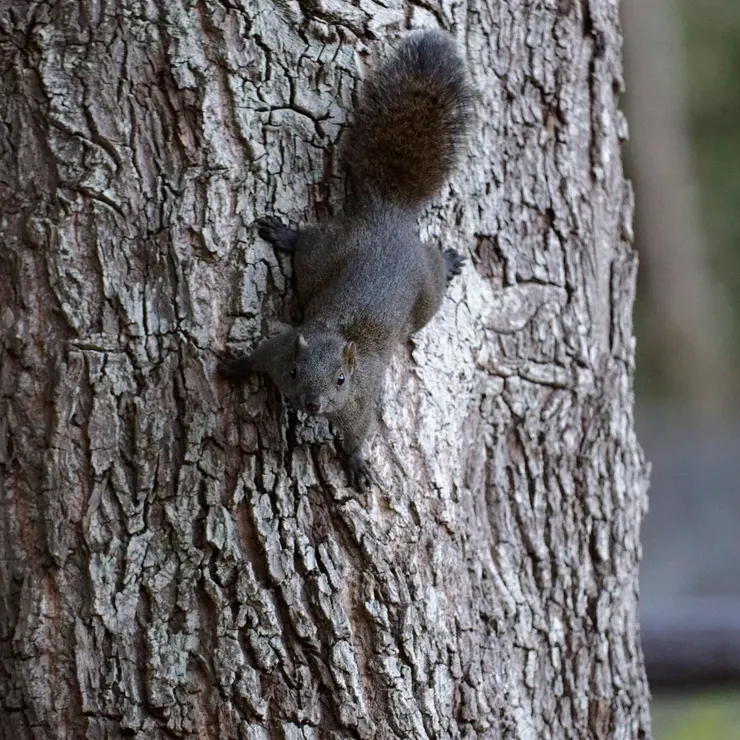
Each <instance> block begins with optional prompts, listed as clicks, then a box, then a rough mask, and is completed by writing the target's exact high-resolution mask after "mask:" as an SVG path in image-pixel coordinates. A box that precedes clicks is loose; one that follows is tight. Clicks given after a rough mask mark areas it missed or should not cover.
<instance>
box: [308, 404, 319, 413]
mask: <svg viewBox="0 0 740 740" xmlns="http://www.w3.org/2000/svg"><path fill="white" fill-rule="evenodd" d="M320 410H321V407H320V406H319V404H318V403H316V402H315V401H309V402H308V403H307V404H306V411H308V413H309V414H318V413H319V411H320Z"/></svg>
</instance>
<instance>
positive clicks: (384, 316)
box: [218, 31, 472, 489]
mask: <svg viewBox="0 0 740 740" xmlns="http://www.w3.org/2000/svg"><path fill="white" fill-rule="evenodd" d="M471 109H472V92H471V88H470V86H469V82H468V76H467V70H466V68H465V65H464V63H463V61H462V60H461V58H460V57H459V56H458V54H457V51H456V48H455V45H454V43H453V41H452V38H451V37H450V36H448V35H447V34H444V33H441V32H436V31H428V32H423V33H419V34H414V35H412V36H409V37H407V38H406V39H405V40H404V41H403V42H402V43H401V44H400V46H399V47H398V49H397V50H396V53H395V55H394V56H393V57H392V58H391V59H390V60H389V61H387V62H386V63H385V64H383V65H382V66H381V67H380V69H379V70H377V71H376V72H375V73H374V74H372V75H371V76H370V78H369V79H368V80H367V82H366V83H365V85H364V86H363V90H362V92H361V95H360V99H359V104H358V106H357V108H356V110H355V112H354V115H353V117H352V118H353V121H352V124H351V126H350V128H349V131H348V132H347V134H346V138H345V142H344V146H343V148H342V155H343V162H344V164H345V166H346V168H347V170H348V172H349V176H350V182H351V184H352V187H353V191H354V199H353V200H352V201H351V205H350V207H348V208H346V210H345V213H344V214H343V215H342V216H341V217H339V218H338V219H335V220H333V221H330V222H329V223H326V224H321V225H318V226H311V227H306V228H301V229H300V230H297V229H293V228H290V227H288V226H286V225H284V224H283V223H281V222H280V221H279V220H277V219H275V218H270V217H268V218H260V219H257V221H256V224H257V225H258V227H259V230H258V234H259V236H260V237H261V238H263V239H265V240H266V241H267V242H269V243H270V244H271V245H272V246H273V247H274V248H275V249H277V250H283V251H286V252H291V253H292V255H293V265H294V274H295V277H296V290H297V294H298V299H299V302H300V307H301V309H302V312H303V321H302V324H301V325H300V326H296V327H292V328H290V329H288V330H286V331H284V332H283V333H281V334H279V335H278V336H276V337H274V338H271V339H268V340H266V341H263V342H262V343H261V344H260V345H259V346H258V347H257V348H256V350H255V351H254V352H253V353H252V354H250V355H246V356H244V357H239V358H235V359H227V360H223V361H222V362H220V363H219V366H218V373H219V375H220V377H221V378H224V379H231V380H244V379H245V378H246V377H247V376H248V375H249V374H251V373H253V372H258V373H266V374H267V375H269V376H270V377H271V378H272V380H273V382H274V383H275V385H276V386H277V387H278V389H279V390H280V391H281V393H282V394H283V396H284V397H285V398H287V400H288V401H289V402H291V403H292V404H293V405H294V406H296V407H298V408H300V409H302V410H303V411H305V412H306V413H308V414H312V415H314V414H322V415H325V416H327V417H328V419H329V421H330V422H332V424H333V425H334V426H336V427H337V428H338V429H339V431H340V432H341V435H342V451H343V453H344V454H343V458H344V461H345V463H346V467H347V472H348V474H349V478H350V484H351V485H352V486H353V487H356V488H360V489H362V488H364V487H365V486H367V485H370V484H372V483H377V482H378V479H377V476H376V475H375V473H374V471H373V470H372V468H371V467H370V466H369V464H368V463H367V461H366V460H365V459H364V458H363V456H362V453H361V447H362V443H363V441H364V439H365V438H366V437H367V435H368V432H369V430H370V428H371V426H372V424H373V422H374V420H375V415H376V413H375V410H376V406H377V402H378V398H379V392H380V389H381V385H382V381H383V377H384V374H385V370H386V367H387V365H388V362H389V358H390V354H391V352H392V350H393V348H394V347H395V346H396V345H398V344H400V343H403V342H405V341H406V340H407V339H408V338H409V337H410V336H411V335H412V334H413V333H414V332H417V331H419V329H421V328H422V327H423V326H425V325H426V324H427V323H428V322H429V320H430V319H431V318H432V316H434V314H435V313H436V312H437V310H438V309H439V307H440V304H441V302H442V298H443V296H444V292H445V288H446V286H447V283H449V281H450V280H452V278H453V277H454V276H455V275H458V274H459V273H460V270H461V267H462V264H463V262H464V260H463V258H462V257H461V256H460V255H459V254H458V253H457V252H456V251H455V250H453V249H447V250H445V251H444V252H443V251H442V250H441V249H439V248H436V247H433V246H431V245H428V244H424V243H422V242H421V241H420V239H419V236H418V234H417V227H416V220H417V217H418V215H419V212H420V210H421V208H422V207H423V206H424V205H425V203H427V201H428V200H429V199H430V198H432V197H433V196H434V195H435V194H436V193H437V192H438V191H439V190H440V189H441V187H442V185H443V184H444V182H445V180H446V178H447V177H448V175H449V174H450V172H451V171H452V169H453V168H454V166H455V163H456V160H457V158H458V156H459V154H460V149H461V147H462V146H463V144H464V141H465V137H466V134H467V130H468V128H469V123H470V119H471Z"/></svg>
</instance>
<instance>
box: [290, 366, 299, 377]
mask: <svg viewBox="0 0 740 740" xmlns="http://www.w3.org/2000/svg"><path fill="white" fill-rule="evenodd" d="M297 372H298V368H295V367H294V368H293V369H292V370H291V371H290V377H291V378H293V380H295V376H296V373H297Z"/></svg>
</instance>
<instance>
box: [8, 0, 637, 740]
mask: <svg viewBox="0 0 740 740" xmlns="http://www.w3.org/2000/svg"><path fill="white" fill-rule="evenodd" d="M437 23H440V24H442V25H444V26H446V27H449V28H451V29H454V31H455V33H456V35H457V37H458V39H459V41H460V45H461V48H464V50H465V54H466V56H467V59H468V60H469V63H470V68H471V73H472V77H473V80H474V84H475V86H476V89H477V90H478V92H479V97H478V100H477V110H478V118H477V123H476V128H475V131H474V133H473V136H472V141H471V145H470V148H469V155H468V158H467V161H465V162H464V163H463V166H462V167H461V168H460V171H459V173H458V174H457V175H456V176H455V177H454V178H453V180H452V182H451V185H450V187H449V188H446V190H445V192H444V193H443V196H442V197H441V198H439V199H438V202H437V203H436V204H435V205H434V206H432V207H430V208H429V209H428V210H427V211H426V213H425V215H424V218H423V219H422V232H423V234H424V235H425V237H426V238H427V239H428V240H429V241H431V242H433V243H438V244H440V245H445V246H454V247H455V248H457V249H459V250H460V251H461V252H463V253H464V254H467V255H468V256H469V263H468V266H467V267H466V269H465V270H464V272H463V275H462V278H461V279H459V281H457V282H455V283H454V285H453V287H452V288H451V290H450V292H449V295H448V297H447V299H446V300H445V303H444V306H443V309H442V310H441V312H440V314H439V315H438V317H437V318H435V320H434V321H433V322H432V324H431V325H430V326H429V327H428V328H427V329H425V330H424V331H423V332H422V333H421V334H420V335H418V336H417V337H415V339H414V342H413V344H412V346H409V347H407V348H404V349H402V350H401V351H400V352H399V353H398V354H397V357H396V358H395V360H394V362H393V366H392V368H391V371H390V373H389V377H388V381H387V383H386V393H385V400H384V406H383V409H384V410H383V413H382V418H381V421H380V424H379V425H378V431H377V433H376V434H375V435H374V437H373V442H372V444H371V446H370V450H369V457H370V459H371V461H372V462H373V463H374V464H375V466H376V469H377V470H378V472H379V473H380V475H381V477H382V478H383V480H384V485H383V486H382V487H381V488H376V489H374V490H372V491H371V492H370V493H368V494H367V495H366V496H360V495H358V494H355V493H354V492H353V491H351V490H350V489H348V487H347V486H346V483H345V478H344V475H343V473H342V471H341V469H340V467H339V466H338V464H337V463H336V461H335V457H334V455H333V452H332V445H331V436H330V433H329V430H328V428H327V426H326V424H325V423H324V422H321V423H317V422H312V423H307V422H305V421H304V420H302V419H299V418H297V417H296V415H295V414H294V412H292V411H291V410H290V409H289V408H288V407H287V406H286V405H285V404H284V403H283V402H282V401H281V400H280V398H278V397H277V396H276V394H275V393H274V392H273V391H271V390H270V389H269V388H268V387H267V386H266V384H265V383H263V382H261V381H258V380H255V381H253V382H252V383H251V384H249V385H248V386H247V387H246V388H245V389H243V390H234V389H231V388H228V387H225V386H223V385H222V384H220V383H217V382H216V381H215V380H214V372H213V371H214V366H215V362H216V358H217V355H218V354H219V352H221V351H222V350H223V349H224V347H226V346H227V345H228V346H229V347H230V348H232V349H247V348H250V347H252V346H254V344H255V343H256V342H257V341H258V340H259V339H260V338H261V337H263V336H265V335H267V334H269V333H271V332H272V331H274V329H275V326H276V324H277V323H278V322H280V321H281V320H283V318H284V315H285V313H286V311H287V310H288V309H286V307H287V306H288V305H289V294H290V264H289V261H288V260H285V259H284V258H283V257H282V256H276V255H275V254H274V253H273V252H272V251H271V249H270V248H269V247H268V246H267V245H266V244H264V243H262V242H261V241H260V240H259V239H258V238H257V236H256V234H255V233H254V231H253V230H252V229H251V228H250V223H251V222H252V220H253V219H254V218H255V217H257V216H258V215H261V214H266V213H274V214H276V215H279V216H281V217H284V218H286V219H289V220H292V221H293V222H302V221H306V220H313V219H316V218H320V217H322V216H323V215H325V214H326V213H327V212H331V211H334V210H336V209H338V208H339V207H341V202H342V196H343V187H344V186H343V182H344V181H343V179H342V174H341V169H340V166H339V163H338V161H337V157H336V156H335V155H336V152H337V139H338V136H339V134H340V131H341V128H342V124H343V121H344V119H345V116H346V113H347V111H349V110H350V109H351V103H352V97H353V93H354V91H355V90H356V88H357V86H358V84H359V83H360V80H361V78H362V76H363V74H364V70H365V69H366V68H367V65H370V64H375V63H376V61H377V59H378V58H379V56H382V54H383V53H385V51H386V50H387V48H388V44H387V42H388V41H390V40H392V39H393V38H397V37H398V36H401V35H403V33H405V32H406V29H407V28H412V27H421V26H428V25H435V24H437ZM401 29H403V30H401ZM0 33H2V34H3V35H2V37H1V38H0V50H1V56H0V59H1V60H2V70H3V71H2V78H1V79H2V82H1V85H2V89H1V90H0V101H2V107H3V110H2V114H3V115H2V120H3V121H4V122H5V123H4V124H2V125H0V197H1V198H2V201H1V202H2V211H3V213H2V230H3V239H2V242H0V259H1V260H2V265H1V269H2V274H3V276H5V278H4V279H3V280H2V281H1V282H0V296H1V298H2V300H1V302H0V305H1V308H0V320H1V321H2V332H1V333H0V353H1V354H0V357H1V363H2V364H1V370H0V403H2V408H1V409H0V430H2V434H1V436H0V440H2V444H1V445H0V470H1V471H2V475H1V477H0V492H1V495H2V504H1V505H2V508H3V512H4V516H3V519H2V531H1V533H0V548H1V550H2V558H1V560H0V625H1V630H2V631H1V633H0V634H1V639H2V643H1V645H2V669H0V681H1V682H2V698H3V701H2V717H1V718H0V736H2V738H7V739H11V738H12V740H25V739H26V738H37V739H39V740H40V739H42V738H43V739H44V740H46V739H47V738H55V739H59V740H65V739H68V738H69V739H71V738H87V739H88V740H103V739H104V738H106V739H111V740H112V739H113V738H123V737H133V738H141V739H142V740H143V739H144V738H146V739H150V738H156V739H159V738H162V739H164V738H221V739H222V740H226V739H229V740H230V739H232V738H233V739H237V738H238V739H239V740H246V739H247V738H248V739H249V740H257V739H262V738H290V739H293V738H306V739H308V738H335V739H338V738H371V737H376V738H473V737H478V738H516V739H517V740H527V739H529V738H531V739H539V738H551V737H552V738H561V737H562V738H566V737H567V738H579V739H582V738H597V739H599V740H601V739H604V738H647V737H649V734H650V728H649V717H648V709H647V706H648V704H647V702H648V690H647V684H646V680H645V674H644V670H643V664H642V654H641V649H640V642H639V630H638V624H637V566H638V559H639V554H640V549H639V544H638V530H639V524H640V520H641V517H642V514H643V512H644V510H645V506H646V494H645V491H646V467H645V463H644V461H643V458H642V454H641V452H640V449H639V446H638V444H637V442H636V439H635V435H634V431H633V420H632V407H633V397H632V374H633V369H634V368H633V360H634V343H633V339H632V322H631V309H632V302H633V297H634V284H635V270H636V258H635V253H634V251H633V250H632V247H631V245H630V240H631V220H632V197H631V191H630V188H629V186H628V185H627V183H625V180H624V178H623V174H622V167H621V162H620V151H619V147H620V139H622V138H624V136H625V135H626V126H625V123H624V121H623V118H622V116H621V114H620V113H619V111H618V108H617V95H618V92H619V90H620V87H621V61H620V51H619V49H620V37H619V31H618V22H617V7H616V3H615V2H614V0H584V1H583V2H573V0H559V2H557V3H555V2H550V3H544V4H538V5H537V9H536V10H535V9H534V6H533V4H532V3H528V2H521V1H515V2H506V3H504V2H497V1H496V0H491V1H489V2H484V1H483V0H470V1H469V2H468V3H466V4H457V3H452V2H447V1H446V0H445V1H440V2H437V1H436V0H434V1H433V2H431V3H427V2H416V1H415V0H407V1H404V0H389V2H387V3H382V4H375V3H373V2H371V1H370V0H367V1H366V0H362V1H361V2H358V3H339V2H335V0H296V1H293V0H285V1H284V2H273V3H270V2H268V0H251V1H250V2H245V0H231V2H223V0H221V1H219V0H199V1H198V2H194V1H192V2H184V1H181V2H176V1H175V0H163V1H162V2H152V1H150V0H122V1H121V2H120V3H99V2H91V1H89V0H78V1H77V2H71V1H69V0H60V2H57V3H38V2H29V3H16V2H14V0H2V2H1V4H0ZM327 441H328V442H329V444H328V446H327V444H326V443H327Z"/></svg>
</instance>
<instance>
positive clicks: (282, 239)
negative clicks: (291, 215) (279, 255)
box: [255, 216, 300, 252]
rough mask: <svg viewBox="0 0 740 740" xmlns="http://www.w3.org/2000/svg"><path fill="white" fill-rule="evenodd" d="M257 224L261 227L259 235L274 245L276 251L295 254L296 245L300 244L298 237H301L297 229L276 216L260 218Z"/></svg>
mask: <svg viewBox="0 0 740 740" xmlns="http://www.w3.org/2000/svg"><path fill="white" fill-rule="evenodd" d="M255 223H256V224H257V226H258V227H259V229H258V231H257V233H258V234H259V235H260V237H261V238H262V239H264V240H265V241H266V242H268V243H269V244H272V246H273V248H274V249H279V250H280V251H282V252H293V251H294V250H295V245H296V244H297V243H298V237H299V236H300V232H299V231H298V230H297V229H291V228H290V227H289V226H286V225H285V224H284V223H283V222H282V221H280V220H279V219H277V218H275V217H274V216H265V217H264V218H258V219H257V220H256V221H255Z"/></svg>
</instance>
